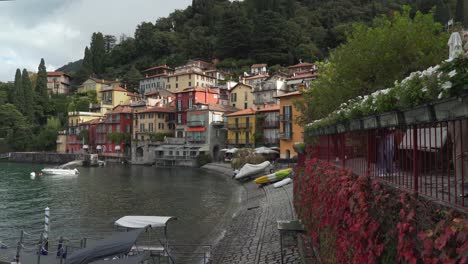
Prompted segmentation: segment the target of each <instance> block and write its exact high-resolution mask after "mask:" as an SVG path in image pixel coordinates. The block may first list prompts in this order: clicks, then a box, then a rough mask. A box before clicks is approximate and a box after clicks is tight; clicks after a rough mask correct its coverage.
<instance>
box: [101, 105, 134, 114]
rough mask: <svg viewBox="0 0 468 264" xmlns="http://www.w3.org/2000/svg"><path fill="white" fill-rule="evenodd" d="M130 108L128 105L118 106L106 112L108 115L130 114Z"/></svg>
mask: <svg viewBox="0 0 468 264" xmlns="http://www.w3.org/2000/svg"><path fill="white" fill-rule="evenodd" d="M131 113H132V108H130V106H129V105H118V106H116V107H114V108H113V109H112V111H110V112H108V113H107V115H108V114H131Z"/></svg>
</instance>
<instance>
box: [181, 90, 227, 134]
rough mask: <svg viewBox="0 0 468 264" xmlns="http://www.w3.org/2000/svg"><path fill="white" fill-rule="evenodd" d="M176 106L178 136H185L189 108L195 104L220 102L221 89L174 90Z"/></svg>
mask: <svg viewBox="0 0 468 264" xmlns="http://www.w3.org/2000/svg"><path fill="white" fill-rule="evenodd" d="M174 94H175V96H176V98H175V106H176V137H178V138H184V137H185V129H186V124H187V110H188V109H191V108H192V107H193V106H194V105H195V104H198V103H206V104H218V100H219V90H218V89H213V88H207V87H205V88H202V87H190V88H186V89H184V90H181V91H179V92H174Z"/></svg>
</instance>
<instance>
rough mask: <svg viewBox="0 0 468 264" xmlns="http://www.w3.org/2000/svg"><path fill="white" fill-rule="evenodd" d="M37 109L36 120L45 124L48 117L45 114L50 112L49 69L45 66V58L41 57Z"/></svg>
mask: <svg viewBox="0 0 468 264" xmlns="http://www.w3.org/2000/svg"><path fill="white" fill-rule="evenodd" d="M35 91H36V98H35V101H36V104H35V105H36V109H35V115H36V120H37V121H38V122H39V124H45V121H46V118H45V115H46V113H47V112H48V109H49V107H48V104H47V103H48V101H49V94H48V92H47V69H46V66H45V62H44V59H41V63H40V64H39V67H38V72H37V81H36V89H35Z"/></svg>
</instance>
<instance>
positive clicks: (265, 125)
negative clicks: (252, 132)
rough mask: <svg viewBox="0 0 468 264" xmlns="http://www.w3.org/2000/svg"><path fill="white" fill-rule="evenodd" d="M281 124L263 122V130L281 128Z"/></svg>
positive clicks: (275, 121) (277, 122)
mask: <svg viewBox="0 0 468 264" xmlns="http://www.w3.org/2000/svg"><path fill="white" fill-rule="evenodd" d="M279 127H280V123H279V121H278V120H274V121H265V122H263V128H279Z"/></svg>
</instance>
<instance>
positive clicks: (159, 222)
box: [114, 215, 175, 228]
mask: <svg viewBox="0 0 468 264" xmlns="http://www.w3.org/2000/svg"><path fill="white" fill-rule="evenodd" d="M171 219H175V217H172V216H137V215H127V216H124V217H122V218H120V219H119V220H117V221H115V223H114V224H115V225H117V226H121V227H126V228H145V227H147V226H151V227H164V226H166V224H167V222H168V221H169V220H171Z"/></svg>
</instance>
